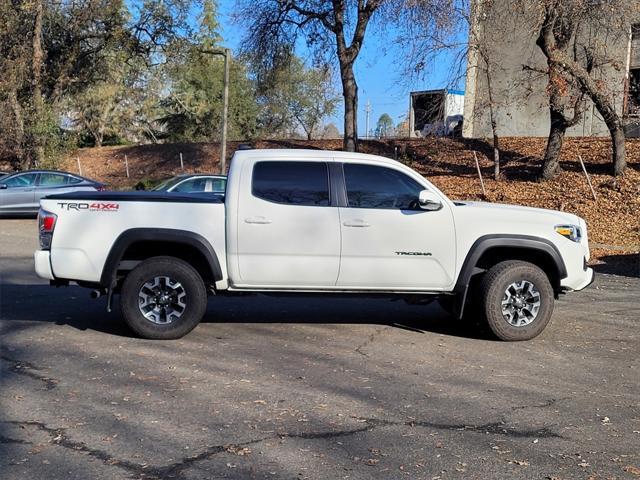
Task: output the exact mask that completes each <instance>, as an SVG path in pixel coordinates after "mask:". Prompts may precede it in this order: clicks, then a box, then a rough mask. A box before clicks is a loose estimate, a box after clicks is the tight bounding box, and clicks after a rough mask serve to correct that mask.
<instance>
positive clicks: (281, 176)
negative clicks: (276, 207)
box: [252, 161, 329, 207]
mask: <svg viewBox="0 0 640 480" xmlns="http://www.w3.org/2000/svg"><path fill="white" fill-rule="evenodd" d="M252 192H253V195H254V196H255V197H258V198H261V199H263V200H267V201H269V202H274V203H281V204H285V205H301V206H311V207H327V206H329V169H328V167H327V164H326V163H325V162H278V161H273V162H271V161H269V162H266V161H265V162H257V163H256V164H255V165H254V167H253V179H252Z"/></svg>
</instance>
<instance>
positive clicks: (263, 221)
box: [244, 217, 271, 225]
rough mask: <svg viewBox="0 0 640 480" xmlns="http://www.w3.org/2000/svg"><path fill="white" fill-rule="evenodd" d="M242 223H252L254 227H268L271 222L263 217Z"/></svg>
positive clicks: (252, 218)
mask: <svg viewBox="0 0 640 480" xmlns="http://www.w3.org/2000/svg"><path fill="white" fill-rule="evenodd" d="M244 223H254V224H256V225H268V224H270V223H271V220H269V219H268V218H265V217H249V218H245V219H244Z"/></svg>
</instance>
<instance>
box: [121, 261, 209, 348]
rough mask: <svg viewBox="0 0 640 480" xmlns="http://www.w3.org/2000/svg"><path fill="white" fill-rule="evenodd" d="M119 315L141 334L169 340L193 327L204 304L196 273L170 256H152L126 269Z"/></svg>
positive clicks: (205, 295) (202, 312)
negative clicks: (134, 266)
mask: <svg viewBox="0 0 640 480" xmlns="http://www.w3.org/2000/svg"><path fill="white" fill-rule="evenodd" d="M120 305H121V309H122V316H123V317H124V319H125V321H126V322H127V324H128V325H129V327H131V329H132V330H133V331H134V332H136V333H137V334H138V335H140V336H141V337H143V338H149V339H158V340H171V339H176V338H180V337H182V336H184V335H186V334H187V333H189V332H190V331H191V330H193V329H194V328H195V327H196V325H198V323H200V320H201V319H202V317H203V315H204V312H205V310H206V308H207V291H206V289H205V286H204V282H203V281H202V277H200V274H199V273H198V272H197V271H196V270H195V269H194V268H193V267H192V266H191V265H189V264H188V263H186V262H184V261H183V260H180V259H177V258H174V257H152V258H149V259H147V260H145V261H144V262H142V263H140V265H138V266H137V267H136V268H135V269H133V270H132V271H131V272H129V275H127V277H126V278H125V281H124V284H123V286H122V291H121V300H120Z"/></svg>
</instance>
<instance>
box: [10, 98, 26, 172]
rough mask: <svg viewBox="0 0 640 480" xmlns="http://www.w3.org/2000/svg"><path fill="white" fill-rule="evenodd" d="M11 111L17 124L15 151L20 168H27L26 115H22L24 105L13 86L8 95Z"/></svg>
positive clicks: (14, 141) (14, 140)
mask: <svg viewBox="0 0 640 480" xmlns="http://www.w3.org/2000/svg"><path fill="white" fill-rule="evenodd" d="M8 99H9V104H10V105H11V111H12V112H13V122H14V125H15V130H14V137H13V144H14V149H13V152H14V154H15V156H16V159H17V160H18V165H19V167H20V169H22V170H27V169H28V168H29V163H28V160H29V159H28V157H26V156H25V154H24V116H23V115H22V105H20V102H19V101H18V92H17V91H16V89H15V88H11V90H10V91H9V95H8Z"/></svg>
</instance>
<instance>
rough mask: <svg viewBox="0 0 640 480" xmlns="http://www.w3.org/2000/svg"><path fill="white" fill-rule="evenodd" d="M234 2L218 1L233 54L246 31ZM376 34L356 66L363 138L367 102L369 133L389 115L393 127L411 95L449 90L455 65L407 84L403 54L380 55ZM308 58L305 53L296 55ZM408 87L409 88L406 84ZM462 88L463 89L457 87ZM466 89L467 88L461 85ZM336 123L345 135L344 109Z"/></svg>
mask: <svg viewBox="0 0 640 480" xmlns="http://www.w3.org/2000/svg"><path fill="white" fill-rule="evenodd" d="M234 5H235V0H218V8H219V21H220V24H221V27H222V32H221V33H222V37H223V39H224V44H225V45H226V46H227V47H230V48H231V49H232V50H237V49H238V47H239V46H240V44H241V41H242V36H243V31H242V30H241V28H240V27H239V26H237V25H235V24H234V23H233V21H232V18H231V15H232V13H233V9H234ZM375 33H376V32H375V30H371V31H369V32H367V36H366V37H365V40H364V45H363V49H362V51H361V53H360V55H359V57H358V59H357V61H356V64H355V75H356V81H357V83H358V87H359V105H358V110H359V111H358V130H359V135H360V136H364V134H365V131H366V129H365V128H366V127H365V124H366V113H365V108H366V104H367V102H370V104H371V113H370V117H369V130H370V131H371V130H373V129H375V125H376V122H377V121H378V118H379V117H380V116H381V115H382V114H383V113H387V114H389V115H390V116H391V118H392V119H393V121H394V123H396V124H398V123H399V122H401V121H402V120H403V119H404V118H405V116H406V115H407V113H408V110H409V93H410V92H411V91H416V90H431V89H440V88H448V87H451V85H450V83H451V82H450V77H451V75H450V70H451V65H452V63H454V60H453V58H451V56H447V55H445V56H443V57H442V58H439V59H438V60H437V61H435V62H433V64H432V65H430V67H429V68H428V70H427V72H426V75H425V78H424V79H423V80H421V81H413V82H407V81H406V80H405V79H404V78H403V75H402V69H401V67H400V66H399V65H398V64H397V62H396V59H397V58H399V57H398V56H399V55H402V52H398V51H394V49H389V51H388V52H387V54H385V55H381V53H380V52H381V50H382V49H381V48H380V45H381V43H380V42H382V41H383V40H382V39H380V38H376V37H375V36H374V35H375ZM297 53H298V55H300V56H302V57H303V58H304V57H305V53H306V52H304V51H299V52H297ZM407 83H408V84H407ZM455 87H456V88H460V87H461V86H460V85H455ZM336 89H337V91H338V92H339V93H341V92H342V89H341V85H340V83H339V78H337V85H336ZM462 89H464V85H462ZM328 122H333V123H335V124H336V126H337V127H338V130H340V131H341V132H342V131H343V122H344V120H343V106H342V104H341V105H340V106H339V107H338V109H337V111H336V114H335V115H334V116H333V117H332V118H330V119H328V120H327V123H328Z"/></svg>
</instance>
